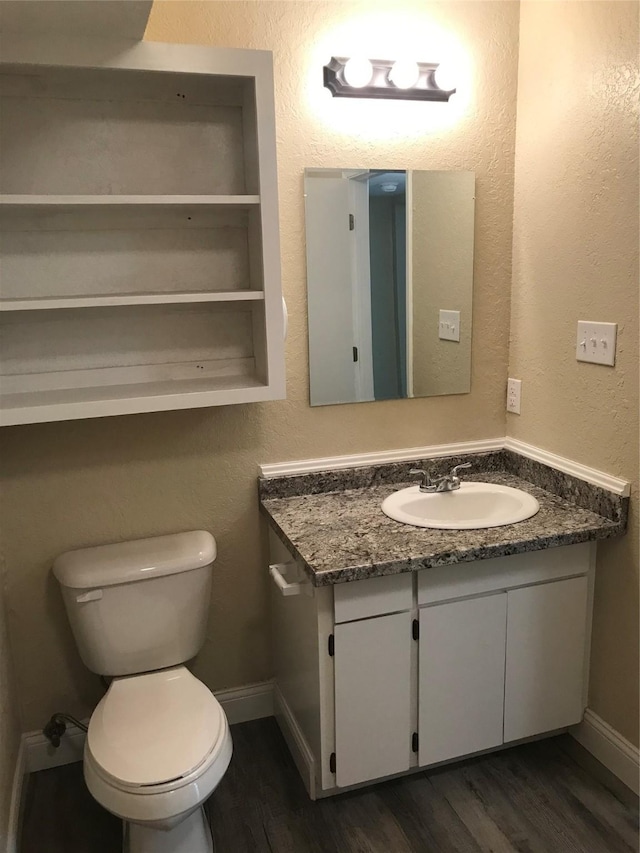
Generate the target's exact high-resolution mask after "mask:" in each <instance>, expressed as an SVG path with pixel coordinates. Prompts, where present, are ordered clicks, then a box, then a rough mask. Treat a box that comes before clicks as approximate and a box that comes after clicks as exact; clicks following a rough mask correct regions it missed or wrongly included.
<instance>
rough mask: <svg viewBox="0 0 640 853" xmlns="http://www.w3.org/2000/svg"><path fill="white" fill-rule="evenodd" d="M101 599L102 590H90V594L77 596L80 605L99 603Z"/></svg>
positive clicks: (82, 593) (84, 593) (83, 593)
mask: <svg viewBox="0 0 640 853" xmlns="http://www.w3.org/2000/svg"><path fill="white" fill-rule="evenodd" d="M101 598H102V590H101V589H90V590H89V592H81V593H80V595H76V601H77V603H78V604H84V603H85V602H86V601H99V600H100V599H101Z"/></svg>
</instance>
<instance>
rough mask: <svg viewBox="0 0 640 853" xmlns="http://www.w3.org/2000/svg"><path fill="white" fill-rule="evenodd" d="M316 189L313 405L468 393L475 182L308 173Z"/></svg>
mask: <svg viewBox="0 0 640 853" xmlns="http://www.w3.org/2000/svg"><path fill="white" fill-rule="evenodd" d="M304 186H305V214H306V236H307V292H308V320H309V370H310V399H311V405H312V406H319V405H327V404H333V403H353V402H366V401H371V400H389V399H399V398H403V397H422V396H432V395H441V394H463V393H466V392H468V391H469V390H470V374H471V304H472V290H473V228H474V207H475V198H474V194H475V176H474V173H473V172H439V171H407V170H395V169H389V170H387V169H307V170H306V171H305V180H304ZM443 312H444V313H443Z"/></svg>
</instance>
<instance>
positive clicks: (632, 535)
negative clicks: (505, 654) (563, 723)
mask: <svg viewBox="0 0 640 853" xmlns="http://www.w3.org/2000/svg"><path fill="white" fill-rule="evenodd" d="M638 47H639V45H638V4H637V3H635V2H566V3H564V2H553V3H548V2H523V3H522V5H521V24H520V68H519V81H518V123H517V144H516V172H515V174H516V178H515V209H514V244H513V245H514V249H513V261H514V268H513V291H512V315H511V348H510V367H509V375H510V376H513V377H517V378H520V379H522V380H523V386H522V394H523V397H522V414H521V416H520V417H518V416H516V415H508V416H507V433H508V434H509V435H512V436H514V437H516V438H519V439H522V440H524V441H528V442H530V443H532V444H535V445H538V446H539V447H543V448H546V449H547V450H551V451H553V452H555V453H559V454H561V455H563V456H568V457H569V458H571V459H575V460H577V461H579V462H583V463H585V464H587V465H590V466H593V467H595V468H600V469H601V470H603V471H607V472H609V473H611V474H614V475H618V476H620V477H624V478H626V479H631V480H633V483H634V486H633V493H632V498H631V501H632V502H631V507H632V512H631V525H630V529H629V533H628V535H627V536H626V537H625V538H624V539H621V540H619V541H616V542H611V543H603V544H601V545H600V546H599V548H598V554H599V558H598V571H597V582H596V592H595V612H594V625H593V647H592V666H591V690H590V698H589V704H590V706H591V707H592V708H593V710H594V711H595V712H596V713H597V714H600V715H601V716H602V717H603V718H604V719H605V720H606V721H607V722H608V723H610V724H611V725H612V726H613V727H614V728H616V729H617V730H618V731H619V732H621V733H622V734H623V735H624V736H625V737H627V738H629V740H631V741H632V742H633V743H636V744H637V743H638V565H639V562H640V549H639V547H638V535H639V534H638V499H639V495H638V442H639V438H638V94H639V85H640V84H639V73H638ZM579 319H583V320H603V321H609V322H614V323H618V351H617V361H616V366H615V368H614V369H612V368H610V367H603V366H599V365H589V364H584V363H579V362H577V361H576V360H575V337H576V324H577V321H578V320H579Z"/></svg>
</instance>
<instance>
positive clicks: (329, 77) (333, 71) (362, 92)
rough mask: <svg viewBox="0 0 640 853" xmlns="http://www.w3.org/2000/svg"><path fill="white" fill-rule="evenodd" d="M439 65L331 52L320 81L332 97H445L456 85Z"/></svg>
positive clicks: (441, 98) (424, 99)
mask: <svg viewBox="0 0 640 853" xmlns="http://www.w3.org/2000/svg"><path fill="white" fill-rule="evenodd" d="M441 68H442V70H446V69H445V67H444V66H440V64H439V63H437V62H413V61H411V60H407V59H400V60H398V61H394V60H390V59H365V58H363V57H355V56H354V57H351V58H348V57H338V56H332V57H331V62H329V64H328V65H325V66H324V67H323V73H324V85H325V86H326V87H327V89H329V91H330V92H331V94H332V95H333V96H334V97H335V98H389V99H396V100H398V99H399V100H407V101H448V100H449V98H450V97H451V95H453V93H454V92H455V91H456V89H455V85H454V84H453V80H452V78H451V74H450V73H448V74H447V75H445V76H443V75H442V74H439V73H438V72H439V70H441ZM445 86H446V87H450V88H445Z"/></svg>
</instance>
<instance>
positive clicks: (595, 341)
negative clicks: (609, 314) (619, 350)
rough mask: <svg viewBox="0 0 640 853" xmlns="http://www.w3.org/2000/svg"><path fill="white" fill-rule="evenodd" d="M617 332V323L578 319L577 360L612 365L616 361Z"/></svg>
mask: <svg viewBox="0 0 640 853" xmlns="http://www.w3.org/2000/svg"><path fill="white" fill-rule="evenodd" d="M617 332H618V324H617V323H594V322H591V321H590V320H578V336H577V339H576V358H577V360H578V361H588V362H589V363H590V364H606V365H608V366H609V367H613V366H614V364H615V363H616V335H617Z"/></svg>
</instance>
